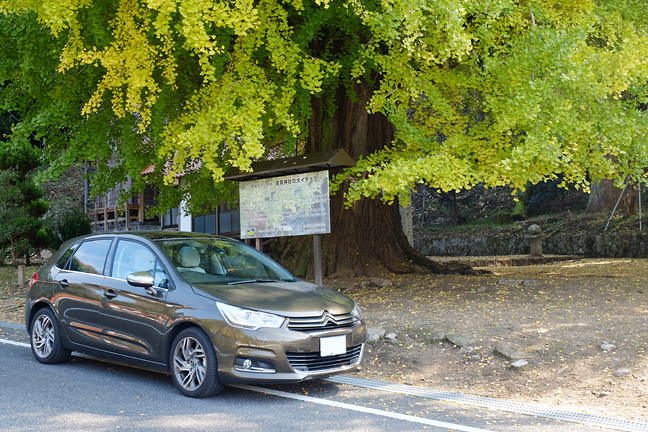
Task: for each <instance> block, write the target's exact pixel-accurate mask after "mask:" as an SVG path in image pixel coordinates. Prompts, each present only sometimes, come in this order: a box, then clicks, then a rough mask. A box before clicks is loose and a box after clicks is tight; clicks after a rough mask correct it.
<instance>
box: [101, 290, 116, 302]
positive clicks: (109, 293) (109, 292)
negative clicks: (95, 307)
mask: <svg viewBox="0 0 648 432" xmlns="http://www.w3.org/2000/svg"><path fill="white" fill-rule="evenodd" d="M103 296H104V297H106V298H107V299H108V300H110V299H114V298H115V297H117V294H115V291H113V290H111V289H109V290H106V291H104V293H103Z"/></svg>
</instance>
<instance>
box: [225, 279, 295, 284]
mask: <svg viewBox="0 0 648 432" xmlns="http://www.w3.org/2000/svg"><path fill="white" fill-rule="evenodd" d="M268 282H287V281H281V280H277V279H246V280H237V281H232V282H228V283H227V285H238V284H244V283H268Z"/></svg>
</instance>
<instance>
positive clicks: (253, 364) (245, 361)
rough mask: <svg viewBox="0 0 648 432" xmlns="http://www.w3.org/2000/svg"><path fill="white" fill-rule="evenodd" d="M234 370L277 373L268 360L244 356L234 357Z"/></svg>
mask: <svg viewBox="0 0 648 432" xmlns="http://www.w3.org/2000/svg"><path fill="white" fill-rule="evenodd" d="M234 370H237V371H241V372H258V373H277V369H276V368H275V366H274V365H273V364H272V363H271V362H269V361H264V360H257V359H254V358H244V357H236V358H235V359H234Z"/></svg>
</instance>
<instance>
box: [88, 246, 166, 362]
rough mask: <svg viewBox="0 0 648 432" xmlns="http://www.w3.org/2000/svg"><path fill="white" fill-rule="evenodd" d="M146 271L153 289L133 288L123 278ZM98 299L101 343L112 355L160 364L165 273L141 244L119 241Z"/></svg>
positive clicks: (164, 304) (162, 358) (161, 357)
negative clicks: (101, 330)
mask: <svg viewBox="0 0 648 432" xmlns="http://www.w3.org/2000/svg"><path fill="white" fill-rule="evenodd" d="M143 271H147V272H149V273H150V274H151V276H153V277H154V285H153V287H152V288H153V289H146V288H142V287H137V286H133V285H131V284H129V283H128V281H127V280H126V277H127V276H128V275H129V274H132V273H136V272H143ZM104 288H105V293H104V296H103V298H102V300H101V315H102V319H101V325H102V327H103V328H104V332H103V341H104V343H105V344H106V349H109V350H110V351H112V352H115V353H118V354H123V355H128V356H132V357H137V358H141V359H145V360H151V361H154V362H162V363H164V361H165V360H164V353H163V352H162V351H161V347H160V340H161V336H162V333H163V331H164V328H165V325H166V323H167V320H168V319H167V316H166V315H165V309H166V293H167V289H166V288H167V273H166V271H165V269H164V268H163V266H162V265H161V264H160V262H159V260H158V259H157V257H156V256H155V254H154V253H153V252H152V251H151V250H150V249H149V248H148V247H147V246H146V245H144V244H143V243H140V242H137V241H132V240H123V239H120V240H119V243H118V244H117V247H116V248H115V254H114V257H113V260H112V271H111V272H110V274H109V275H108V276H106V279H105V281H104Z"/></svg>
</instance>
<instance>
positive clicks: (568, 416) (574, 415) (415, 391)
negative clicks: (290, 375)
mask: <svg viewBox="0 0 648 432" xmlns="http://www.w3.org/2000/svg"><path fill="white" fill-rule="evenodd" d="M325 381H329V382H334V383H337V384H348V385H352V386H355V387H363V388H370V389H375V390H381V391H386V392H392V393H400V394H405V395H410V396H419V397H423V398H428V399H436V400H442V401H448V402H456V403H461V404H466V405H473V406H479V407H483V408H491V409H496V410H500V411H508V412H513V413H518V414H526V415H532V416H536V417H543V418H547V419H554V420H561V421H566V422H571V423H578V424H584V425H590V426H598V427H604V428H609V429H616V430H621V431H629V432H648V423H641V422H636V421H632V420H622V419H616V418H611V417H602V416H597V415H592V414H585V413H579V412H573V411H564V410H559V409H553V408H545V407H540V406H535V405H530V404H523V403H519V402H509V401H504V400H500V399H493V398H487V397H481V396H471V395H465V394H462V393H451V392H446V391H441V390H433V389H425V388H421V387H415V386H410V385H403V384H391V383H386V382H382V381H373V380H367V379H362V378H354V377H349V376H336V377H330V378H326V379H325Z"/></svg>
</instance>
